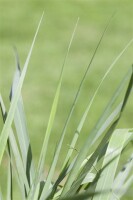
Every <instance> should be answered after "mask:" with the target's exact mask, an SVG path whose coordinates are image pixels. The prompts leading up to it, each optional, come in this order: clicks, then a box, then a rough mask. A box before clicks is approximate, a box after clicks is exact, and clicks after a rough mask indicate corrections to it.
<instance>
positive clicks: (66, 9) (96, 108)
mask: <svg viewBox="0 0 133 200" xmlns="http://www.w3.org/2000/svg"><path fill="white" fill-rule="evenodd" d="M43 11H44V19H43V22H42V24H41V28H40V31H39V34H38V37H37V40H36V43H35V46H34V50H33V53H32V57H31V60H30V63H29V68H28V72H27V75H26V79H25V82H24V85H23V89H22V94H23V100H24V104H25V112H26V116H27V126H28V130H29V134H30V138H31V145H32V150H33V155H34V161H35V163H37V161H38V156H39V153H40V150H41V145H42V142H43V138H44V134H45V130H46V127H47V122H48V117H49V113H50V109H51V105H52V101H53V98H54V94H55V90H56V87H57V83H58V79H59V75H60V70H61V66H62V63H63V59H64V56H65V53H66V51H67V46H68V44H69V41H70V37H71V34H72V32H73V29H74V26H75V23H76V21H77V18H78V17H79V18H80V20H79V23H78V27H77V31H76V34H75V37H74V40H73V43H72V47H71V49H70V53H69V57H68V60H67V62H66V66H65V72H64V77H63V85H62V91H61V96H60V101H59V107H58V111H57V115H56V119H55V123H54V127H53V131H52V137H51V139H50V144H49V152H48V156H47V157H48V158H47V168H48V166H49V164H50V163H51V160H52V156H53V152H54V148H55V146H54V145H55V144H56V142H57V141H58V138H59V135H60V134H61V131H62V128H63V125H64V123H65V120H66V117H67V115H68V112H69V110H70V107H71V105H72V101H73V99H74V96H75V94H76V90H77V88H78V86H79V83H80V80H81V78H82V76H83V74H84V72H85V69H86V67H87V65H88V63H89V61H90V58H91V56H92V54H93V52H94V49H95V47H96V45H97V43H98V41H99V38H100V36H101V34H102V32H103V30H104V28H105V26H106V24H107V22H108V20H109V18H110V17H111V16H112V14H113V13H115V14H114V17H113V19H112V21H111V23H110V26H109V28H108V31H107V33H106V35H105V37H104V39H103V41H102V44H101V46H100V48H99V50H98V53H97V55H96V56H95V59H94V62H93V63H92V66H91V69H90V71H89V73H88V76H87V79H86V81H85V83H84V85H83V88H82V92H81V95H80V98H79V101H78V104H77V106H76V108H75V111H74V113H73V116H72V119H71V122H70V124H69V127H68V130H67V134H66V137H65V142H64V145H63V149H62V154H61V156H60V160H59V163H58V167H57V173H58V169H59V167H60V166H61V164H62V159H63V157H64V156H65V153H66V151H67V149H68V148H69V144H70V140H71V137H72V134H73V133H74V131H75V129H76V127H77V125H78V123H79V120H80V118H81V116H82V114H83V112H84V110H85V108H86V105H87V103H88V101H89V99H90V98H91V96H92V95H93V93H94V91H95V89H96V87H97V86H98V84H99V82H100V80H101V78H102V77H103V75H104V73H105V72H106V70H107V69H108V67H109V66H110V64H111V63H112V62H113V60H114V59H115V58H116V56H117V55H118V54H119V53H120V51H121V50H122V49H123V48H124V47H125V45H126V44H127V43H128V42H129V40H130V39H131V38H132V37H133V1H132V0H88V1H87V0H60V1H59V0H42V1H41V0H36V1H35V0H27V1H24V0H18V1H17V0H16V1H15V0H0V93H1V94H2V97H3V99H4V101H5V104H6V107H7V109H8V108H9V91H10V87H11V83H12V78H13V74H14V71H15V57H14V51H13V46H16V47H17V50H18V53H19V57H20V63H21V67H22V68H23V65H24V62H25V59H26V56H27V54H28V51H29V48H30V45H31V42H32V39H33V36H34V33H35V30H36V27H37V24H38V22H39V19H40V17H41V15H42V12H43ZM132 63H133V45H132V46H130V47H129V48H128V50H127V51H126V52H125V53H124V55H123V56H122V57H121V59H120V60H119V61H118V62H117V64H116V65H115V67H114V68H113V70H112V71H111V72H110V74H109V76H108V78H106V80H105V82H104V84H103V85H102V88H101V89H100V91H99V93H98V95H97V97H96V99H95V101H94V103H93V106H92V108H91V110H90V113H89V116H88V118H87V120H86V123H85V125H84V128H83V130H82V134H81V137H80V139H79V142H78V144H77V150H78V149H79V148H80V146H81V145H83V142H84V140H85V138H86V137H87V135H88V134H89V131H90V130H91V129H92V127H93V126H94V124H95V123H96V121H97V119H98V118H99V116H100V114H101V113H102V111H103V109H104V108H105V106H106V104H107V102H108V100H109V99H110V98H111V96H112V93H113V91H114V89H115V87H116V86H117V84H118V83H119V82H120V80H121V79H122V77H123V76H124V74H125V73H126V72H127V71H128V69H129V68H130V67H131V65H132ZM132 100H133V95H131V97H130V100H129V103H128V105H127V108H126V110H125V113H124V115H123V117H122V119H121V121H120V123H119V127H121V128H126V127H132V126H133V109H132V105H133V104H132ZM1 129H2V120H1V118H0V130H1ZM5 169H6V155H5V157H4V159H3V162H2V166H1V168H0V184H1V185H2V191H3V192H6V189H5V185H6V180H5V177H6V170H5ZM16 191H17V189H16ZM16 193H17V192H16ZM130 195H131V192H130V194H127V198H126V199H131V196H130ZM16 199H17V198H16Z"/></svg>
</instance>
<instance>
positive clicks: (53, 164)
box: [40, 19, 79, 199]
mask: <svg viewBox="0 0 133 200" xmlns="http://www.w3.org/2000/svg"><path fill="white" fill-rule="evenodd" d="M78 21H79V19H78V20H77V22H76V25H75V27H74V30H73V33H72V36H71V39H70V42H69V45H68V49H67V52H66V56H65V60H64V63H63V66H62V72H63V70H64V66H65V63H66V59H67V57H68V54H69V51H70V47H71V44H72V41H73V38H74V35H75V32H76V28H77V25H78ZM62 75H63V74H61V76H60V80H59V86H58V87H59V90H60V87H61V82H62ZM57 91H58V88H57ZM61 145H62V141H60V142H59V143H58V145H57V148H56V151H55V155H54V158H53V162H52V165H51V167H50V171H49V173H48V177H47V179H46V183H45V186H44V189H43V191H42V195H41V198H40V199H44V198H45V197H46V196H47V195H46V191H48V189H49V187H50V184H51V181H52V177H53V174H54V171H55V167H56V164H57V161H58V158H59V153H60V149H61ZM46 147H47V146H46V145H45V148H46Z"/></svg>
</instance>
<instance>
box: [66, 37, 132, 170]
mask: <svg viewBox="0 0 133 200" xmlns="http://www.w3.org/2000/svg"><path fill="white" fill-rule="evenodd" d="M132 42H133V39H132V40H131V41H129V43H128V44H127V45H126V46H125V48H124V49H123V50H122V51H121V52H120V54H119V55H118V56H117V57H116V59H115V60H114V61H113V63H112V64H111V65H110V66H109V68H108V70H107V71H106V73H105V74H104V76H103V78H102V80H101V82H100V83H99V85H98V87H97V89H96V91H95V93H94V95H93V96H92V98H91V100H90V102H89V104H88V106H87V108H86V109H85V112H84V114H83V116H82V118H81V120H80V122H79V125H78V127H77V129H76V131H75V134H74V137H73V139H72V142H71V144H70V147H71V148H70V149H69V151H68V153H67V156H66V159H65V161H64V165H63V166H65V164H66V163H67V162H68V160H69V159H70V157H71V155H72V153H73V150H74V149H75V145H76V142H77V140H78V137H79V135H80V133H81V130H82V128H83V125H84V123H85V120H86V118H87V115H88V113H89V110H90V108H91V106H92V104H93V101H94V99H95V97H96V95H97V94H98V92H99V90H100V88H101V86H102V84H103V82H104V80H105V78H106V77H107V75H108V74H109V72H110V71H111V70H112V69H113V67H114V66H115V64H116V63H117V61H118V60H119V59H120V58H121V56H122V55H123V53H124V52H125V51H126V50H127V48H128V47H129V46H130V45H131V44H132ZM128 75H129V74H128ZM122 86H125V85H124V84H120V88H119V89H122ZM117 94H118V91H117V92H116V94H115V95H114V96H113V99H112V103H111V104H113V101H114V100H115V98H116V95H117ZM106 113H107V114H108V112H107V111H106Z"/></svg>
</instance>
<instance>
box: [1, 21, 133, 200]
mask: <svg viewBox="0 0 133 200" xmlns="http://www.w3.org/2000/svg"><path fill="white" fill-rule="evenodd" d="M42 18H43V17H42ZM42 18H41V20H40V22H39V25H38V28H37V30H36V33H35V36H34V39H33V42H32V45H31V48H30V51H29V53H28V56H27V59H26V61H25V64H24V67H23V69H22V71H21V70H20V65H19V59H18V56H17V53H16V63H17V67H16V72H15V75H14V79H13V83H12V87H11V92H10V100H11V103H10V108H9V110H8V111H7V110H6V108H5V105H4V102H3V99H2V95H0V107H1V113H2V117H3V128H2V132H1V134H0V165H1V162H2V158H3V154H4V152H5V151H6V150H7V152H8V169H5V170H7V172H8V181H7V199H8V200H13V199H14V193H13V191H14V183H13V174H14V176H15V178H16V182H17V184H18V186H19V189H20V194H21V197H22V199H23V200H50V199H53V200H56V199H59V200H76V199H77V200H80V199H81V200H84V199H91V200H101V199H102V200H117V199H121V198H122V197H123V196H124V195H125V194H126V192H127V190H128V189H129V188H130V186H131V185H132V184H133V174H132V173H131V171H132V170H133V153H131V154H130V155H129V157H128V158H127V162H126V163H125V164H124V166H123V167H122V169H121V170H117V167H118V164H119V162H120V159H121V157H122V155H123V151H124V150H125V147H128V145H129V144H130V143H131V142H132V140H133V129H117V128H116V127H117V124H118V122H119V120H120V118H121V116H122V113H123V111H124V109H125V106H126V104H127V102H128V99H129V96H130V94H131V91H132V86H133V68H132V67H131V68H130V69H129V70H128V72H127V74H125V76H124V77H123V80H122V81H121V82H120V83H119V85H118V86H117V87H116V90H115V92H114V94H113V95H112V98H111V99H110V101H109V102H108V104H107V105H106V108H105V110H104V111H103V113H102V115H101V116H100V118H99V120H98V121H97V122H96V124H95V126H94V128H93V129H92V130H91V131H90V132H89V133H88V137H87V140H85V141H84V144H83V146H82V147H81V148H80V149H79V151H78V153H77V155H76V156H75V157H74V158H73V153H74V149H75V148H76V143H77V141H78V138H79V135H80V133H81V130H82V127H83V125H84V122H85V120H86V118H87V116H88V114H89V110H90V108H91V105H92V104H93V101H94V99H95V97H96V95H97V93H98V91H99V89H100V87H101V85H102V83H103V82H104V80H105V78H106V77H107V76H108V74H109V72H110V71H111V70H112V68H113V67H114V66H115V64H116V63H117V61H118V60H119V59H120V58H121V56H122V55H123V53H124V52H125V51H126V50H127V48H128V47H129V46H130V45H131V44H132V42H133V39H132V40H131V41H129V43H128V44H127V45H126V46H125V48H124V49H123V50H122V51H121V52H120V54H119V55H118V56H117V57H116V58H115V59H114V61H113V63H112V64H111V65H110V66H109V68H108V70H107V72H106V73H105V75H104V76H103V78H102V80H101V82H100V84H99V85H98V87H97V89H96V91H95V93H94V95H93V96H92V98H91V99H90V101H89V102H88V105H87V107H86V109H85V111H84V113H83V115H82V116H81V120H80V123H79V125H78V127H77V129H76V131H75V133H73V138H72V141H71V145H70V148H68V152H64V155H65V157H64V163H63V166H62V168H61V170H60V172H59V176H58V177H57V179H56V181H54V182H53V176H54V174H55V171H56V165H57V161H58V159H59V156H60V153H61V147H62V143H63V140H64V137H65V134H66V130H67V127H68V124H69V122H70V121H71V116H72V113H73V111H74V108H75V106H76V103H77V100H78V98H79V96H80V92H81V89H82V86H83V83H84V81H85V79H86V76H87V74H88V71H89V68H90V67H91V64H92V62H93V59H94V57H95V55H96V52H97V50H98V48H99V46H100V44H101V41H102V39H103V36H104V34H105V32H106V30H107V28H108V25H107V27H106V28H105V30H104V32H103V34H102V36H101V38H100V40H99V42H98V44H97V46H96V49H95V51H94V54H93V56H92V58H91V60H90V63H89V65H88V67H87V69H86V71H85V73H84V76H83V77H81V82H80V85H79V87H78V88H77V93H76V96H75V99H74V101H73V103H72V107H71V109H70V112H69V113H68V117H67V120H66V122H65V124H64V128H63V130H62V133H61V135H60V137H59V140H58V144H57V146H56V147H55V153H54V157H53V161H52V164H51V166H50V169H49V172H48V175H47V177H45V178H44V180H42V174H43V173H44V169H45V165H46V162H45V161H46V153H47V150H48V147H49V138H50V135H51V133H52V132H51V130H52V126H53V122H54V119H55V115H56V110H57V106H58V101H59V96H60V92H61V84H62V77H63V71H64V67H65V63H66V59H67V56H68V53H69V49H70V46H71V43H72V40H73V37H74V33H75V30H76V27H77V23H78V22H77V23H76V26H75V28H74V31H73V33H72V36H71V39H70V43H69V45H68V49H67V52H66V56H65V59H64V63H63V65H62V70H61V74H60V78H59V82H58V86H57V90H56V93H55V97H54V100H53V104H52V107H51V112H50V116H49V121H48V124H47V129H46V133H45V137H44V141H43V145H42V150H41V153H40V157H39V161H38V165H37V166H35V165H34V163H33V157H34V155H32V150H31V144H30V138H29V135H28V131H27V128H26V118H25V113H24V105H23V99H22V95H21V89H22V86H23V82H24V79H25V75H26V72H27V68H28V63H29V60H30V56H31V53H32V49H33V46H34V43H35V40H36V37H37V34H38V31H39V27H40V24H41V21H42ZM123 91H125V94H124V95H123V98H122V99H121V101H120V102H119V103H117V105H116V102H118V98H119V97H120V95H121V94H123ZM113 105H116V106H115V107H114V106H113ZM13 124H14V127H15V129H13V128H12V125H13ZM14 131H15V133H14ZM92 147H93V149H94V150H93V152H92V151H91V149H92ZM0 200H3V196H2V192H0Z"/></svg>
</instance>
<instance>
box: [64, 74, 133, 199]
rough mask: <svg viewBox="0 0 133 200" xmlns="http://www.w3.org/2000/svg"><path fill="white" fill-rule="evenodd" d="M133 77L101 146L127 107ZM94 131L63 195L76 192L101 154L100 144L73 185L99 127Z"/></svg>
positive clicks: (79, 156) (80, 154)
mask: <svg viewBox="0 0 133 200" xmlns="http://www.w3.org/2000/svg"><path fill="white" fill-rule="evenodd" d="M132 78H133V73H132V74H131V78H130V81H129V84H128V88H127V91H126V94H125V97H124V100H123V103H122V106H121V109H120V111H119V116H118V117H117V119H116V120H115V121H114V122H112V125H111V127H110V128H109V130H108V131H107V133H106V135H105V137H104V138H103V140H102V141H101V143H100V145H101V146H103V145H104V144H106V141H107V139H108V138H109V137H110V136H111V134H112V132H113V130H114V128H115V127H116V125H117V123H118V122H119V119H120V117H121V115H122V112H123V110H124V108H125V105H126V104H125V102H127V99H128V98H129V95H130V92H131V90H132V84H131V83H132ZM127 94H128V95H127ZM123 105H124V106H123ZM94 131H95V129H94ZM92 133H93V131H92V132H91V133H90V134H89V137H88V139H87V140H86V141H85V144H84V145H83V147H82V149H81V150H80V152H79V154H78V156H77V158H76V161H75V163H74V166H73V168H72V170H71V172H70V174H69V176H68V179H67V181H66V184H65V185H64V188H63V192H62V196H63V195H65V194H66V193H67V192H68V191H69V194H74V193H75V191H76V190H77V188H78V187H79V185H80V184H81V182H82V181H83V179H84V178H85V175H86V174H87V173H88V170H89V169H90V168H91V167H92V165H93V163H94V161H95V159H96V158H97V156H98V155H99V151H100V150H99V148H100V149H101V146H100V147H99V146H98V148H97V150H96V151H95V152H94V153H93V155H92V156H91V158H90V159H91V162H90V159H89V161H88V162H87V164H86V166H85V167H84V169H83V170H82V172H81V176H80V177H79V178H78V179H77V180H76V181H75V184H73V185H72V183H73V181H74V179H75V178H76V176H77V174H78V169H79V166H81V163H82V162H83V160H84V159H85V157H86V155H87V153H88V150H89V149H88V147H90V146H91V144H92V141H93V138H95V135H96V134H97V129H96V132H94V133H95V135H93V134H92ZM75 185H76V186H75Z"/></svg>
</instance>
